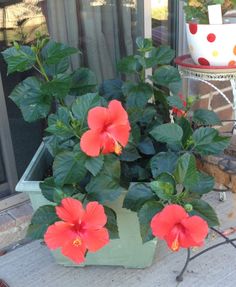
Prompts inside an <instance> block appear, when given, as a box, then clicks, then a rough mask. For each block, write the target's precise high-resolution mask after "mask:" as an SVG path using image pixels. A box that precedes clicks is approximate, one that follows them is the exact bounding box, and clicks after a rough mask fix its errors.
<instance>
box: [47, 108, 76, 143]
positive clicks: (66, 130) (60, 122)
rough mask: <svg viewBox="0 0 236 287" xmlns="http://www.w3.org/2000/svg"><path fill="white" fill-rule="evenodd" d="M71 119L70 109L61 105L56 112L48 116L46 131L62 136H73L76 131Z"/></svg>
mask: <svg viewBox="0 0 236 287" xmlns="http://www.w3.org/2000/svg"><path fill="white" fill-rule="evenodd" d="M70 120H71V119H70V111H69V109H68V108H66V107H59V108H58V110H57V113H56V114H51V115H50V116H49V117H48V128H47V129H46V131H47V132H49V133H51V134H54V135H57V136H61V137H72V136H73V135H74V132H73V129H72V127H71V126H70Z"/></svg>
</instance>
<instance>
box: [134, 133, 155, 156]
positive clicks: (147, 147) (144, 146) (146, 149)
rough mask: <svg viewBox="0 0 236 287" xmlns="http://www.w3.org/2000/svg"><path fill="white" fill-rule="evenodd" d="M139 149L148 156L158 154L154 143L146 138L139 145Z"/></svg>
mask: <svg viewBox="0 0 236 287" xmlns="http://www.w3.org/2000/svg"><path fill="white" fill-rule="evenodd" d="M138 149H139V150H140V152H141V153H143V154H146V155H154V154H155V153H156V150H155V148H154V145H153V142H152V140H151V139H150V138H149V137H146V138H145V139H144V140H142V141H141V142H140V143H139V144H138Z"/></svg>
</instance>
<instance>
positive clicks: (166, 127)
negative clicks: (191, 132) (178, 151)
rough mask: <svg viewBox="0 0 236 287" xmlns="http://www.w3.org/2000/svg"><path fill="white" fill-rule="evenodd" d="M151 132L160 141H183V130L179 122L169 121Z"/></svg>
mask: <svg viewBox="0 0 236 287" xmlns="http://www.w3.org/2000/svg"><path fill="white" fill-rule="evenodd" d="M150 134H151V135H152V136H153V138H154V139H155V140H156V141H158V142H163V143H170V144H171V143H176V142H181V140H182V137H183V130H182V128H181V127H180V126H178V125H177V124H172V123H168V124H163V125H159V126H157V127H155V128H154V129H153V130H152V131H151V132H150Z"/></svg>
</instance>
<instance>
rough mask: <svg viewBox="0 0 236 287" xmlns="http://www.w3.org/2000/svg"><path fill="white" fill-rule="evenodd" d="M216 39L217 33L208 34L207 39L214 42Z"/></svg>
mask: <svg viewBox="0 0 236 287" xmlns="http://www.w3.org/2000/svg"><path fill="white" fill-rule="evenodd" d="M215 39H216V35H215V34H213V33H210V34H208V35H207V40H208V41H209V42H211V43H212V42H214V41H215Z"/></svg>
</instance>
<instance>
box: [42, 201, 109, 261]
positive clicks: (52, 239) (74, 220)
mask: <svg viewBox="0 0 236 287" xmlns="http://www.w3.org/2000/svg"><path fill="white" fill-rule="evenodd" d="M56 213H57V215H58V217H59V218H60V219H62V220H63V221H58V222H56V223H54V224H53V225H51V226H49V227H48V229H47V231H46V233H45V235H44V240H45V242H46V244H47V246H48V247H49V248H50V249H53V250H54V249H57V248H61V252H62V254H63V255H64V256H67V257H69V258H70V259H71V260H72V261H74V262H75V263H78V264H80V263H82V262H84V261H85V253H86V252H87V251H91V252H96V251H98V250H99V249H101V248H102V247H103V246H105V245H106V244H108V242H109V234H108V231H107V229H106V228H104V225H105V224H106V222H107V217H106V214H105V212H104V208H103V206H102V205H101V204H99V203H98V202H89V203H88V204H87V206H86V209H85V210H84V208H83V205H82V203H81V202H80V201H79V200H76V199H73V198H65V199H63V200H62V202H61V206H57V207H56Z"/></svg>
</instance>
